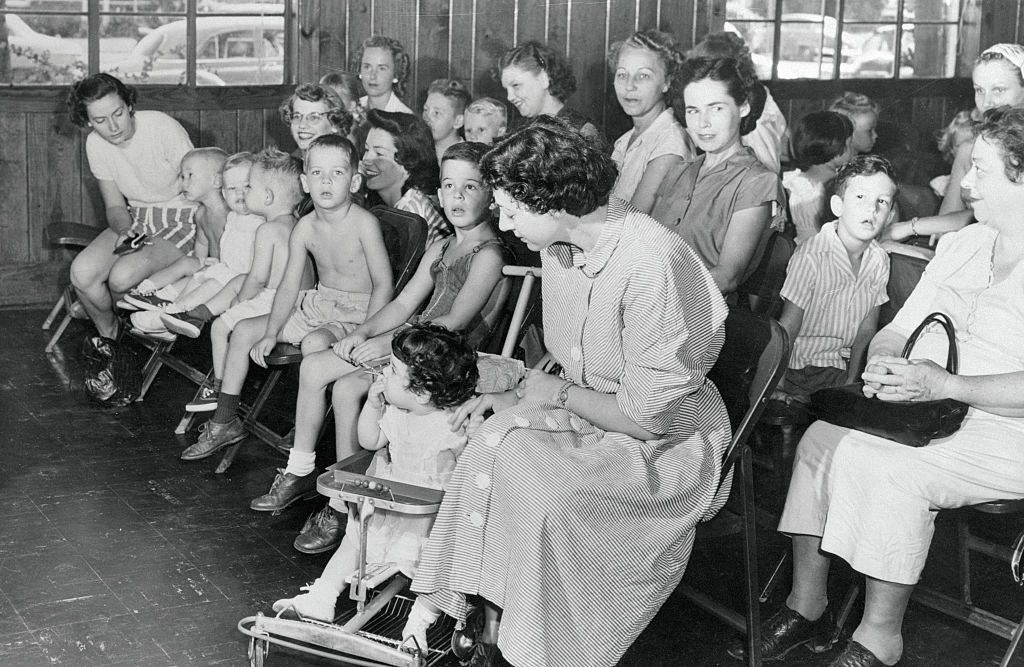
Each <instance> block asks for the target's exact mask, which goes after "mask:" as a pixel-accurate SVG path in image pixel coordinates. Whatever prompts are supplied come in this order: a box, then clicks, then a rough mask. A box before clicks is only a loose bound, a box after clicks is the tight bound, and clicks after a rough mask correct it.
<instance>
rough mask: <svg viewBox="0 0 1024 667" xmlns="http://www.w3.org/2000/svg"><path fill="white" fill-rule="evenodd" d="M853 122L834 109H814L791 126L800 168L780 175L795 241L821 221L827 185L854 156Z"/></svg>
mask: <svg viewBox="0 0 1024 667" xmlns="http://www.w3.org/2000/svg"><path fill="white" fill-rule="evenodd" d="M852 136H853V122H852V121H851V120H850V119H849V118H847V117H846V116H844V115H842V114H841V113H838V112H836V111H815V112H813V113H809V114H807V115H806V116H804V117H803V118H801V119H800V120H799V121H798V122H797V124H796V127H794V128H793V139H792V142H793V150H792V153H793V159H794V160H795V161H796V163H797V164H798V165H800V168H799V169H794V170H793V171H787V172H785V173H784V174H783V175H782V185H783V187H785V188H786V191H787V192H788V193H789V214H790V217H791V218H792V220H793V224H794V225H795V226H796V242H797V243H798V244H799V243H803V242H804V241H806V240H807V239H809V238H811V237H813V236H814V235H815V234H817V233H818V230H819V229H821V223H822V222H824V216H825V203H826V200H827V199H828V197H827V196H826V194H825V192H826V188H827V187H828V185H829V182H831V181H832V179H833V178H835V175H836V171H837V170H838V169H839V168H840V167H842V166H843V165H844V164H846V163H847V162H849V161H850V158H852V157H853V144H852Z"/></svg>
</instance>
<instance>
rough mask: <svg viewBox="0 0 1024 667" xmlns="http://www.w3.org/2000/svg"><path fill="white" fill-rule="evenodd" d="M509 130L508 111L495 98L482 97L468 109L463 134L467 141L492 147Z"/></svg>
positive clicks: (464, 119) (474, 101)
mask: <svg viewBox="0 0 1024 667" xmlns="http://www.w3.org/2000/svg"><path fill="white" fill-rule="evenodd" d="M506 129H508V109H506V108H505V105H504V104H502V103H501V101H500V100H496V99H494V98H493V97H480V98H477V99H475V100H473V103H472V104H470V105H469V106H468V107H466V113H465V114H464V117H463V124H462V132H463V134H465V135H466V141H479V142H480V143H482V144H487V145H488V146H490V145H492V144H493V143H494V142H495V140H497V139H498V138H499V137H503V136H505V130H506Z"/></svg>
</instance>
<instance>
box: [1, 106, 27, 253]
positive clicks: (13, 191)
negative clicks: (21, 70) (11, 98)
mask: <svg viewBox="0 0 1024 667" xmlns="http://www.w3.org/2000/svg"><path fill="white" fill-rule="evenodd" d="M26 123H27V121H26V118H25V114H23V113H0V136H2V137H3V138H4V150H3V155H2V157H0V183H3V187H2V188H0V211H3V215H0V264H7V263H10V262H24V261H27V260H28V257H29V248H28V242H29V238H28V226H27V224H26V222H27V220H28V145H27V141H26V138H27V126H26Z"/></svg>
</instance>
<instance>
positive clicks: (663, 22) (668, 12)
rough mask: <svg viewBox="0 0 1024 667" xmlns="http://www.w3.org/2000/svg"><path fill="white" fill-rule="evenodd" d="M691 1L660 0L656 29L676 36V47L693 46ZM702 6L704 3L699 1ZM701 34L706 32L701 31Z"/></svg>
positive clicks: (686, 47) (685, 47)
mask: <svg viewBox="0 0 1024 667" xmlns="http://www.w3.org/2000/svg"><path fill="white" fill-rule="evenodd" d="M694 4H695V3H693V2H677V0H661V3H660V11H659V19H660V21H659V23H658V29H659V30H661V31H663V32H667V33H671V34H672V35H674V36H675V38H676V43H677V47H678V48H679V49H680V50H682V51H686V50H687V49H689V48H690V47H691V46H693V43H694V42H693V40H694V36H693V12H694ZM701 5H702V6H704V5H705V3H701ZM703 34H706V33H702V36H703Z"/></svg>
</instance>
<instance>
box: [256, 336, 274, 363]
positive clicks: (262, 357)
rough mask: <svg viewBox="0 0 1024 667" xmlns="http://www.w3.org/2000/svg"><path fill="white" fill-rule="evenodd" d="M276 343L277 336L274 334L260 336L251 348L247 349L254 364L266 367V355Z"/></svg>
mask: <svg viewBox="0 0 1024 667" xmlns="http://www.w3.org/2000/svg"><path fill="white" fill-rule="evenodd" d="M275 345H277V338H276V337H274V336H264V337H263V338H260V339H259V340H258V341H257V342H256V344H255V345H253V346H252V349H250V350H249V357H250V358H251V359H252V360H253V361H255V362H256V365H257V366H259V367H260V368H266V367H267V355H268V354H270V352H271V350H273V349H274V346H275Z"/></svg>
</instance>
